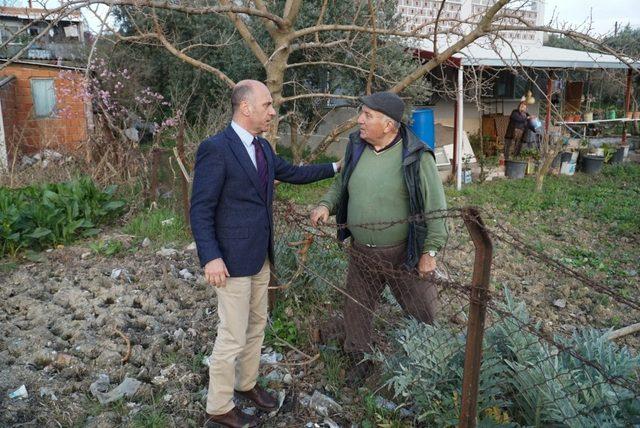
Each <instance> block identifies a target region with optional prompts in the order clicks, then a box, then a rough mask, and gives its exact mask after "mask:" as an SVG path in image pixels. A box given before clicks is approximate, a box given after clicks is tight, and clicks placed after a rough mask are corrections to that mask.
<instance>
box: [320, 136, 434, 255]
mask: <svg viewBox="0 0 640 428" xmlns="http://www.w3.org/2000/svg"><path fill="white" fill-rule="evenodd" d="M420 184H421V188H422V191H423V197H424V201H425V212H427V213H428V212H429V211H431V210H440V209H446V201H445V197H444V189H443V187H442V182H441V180H440V176H439V175H438V169H437V167H436V164H435V161H434V160H433V157H432V156H430V155H427V154H425V155H423V156H422V157H421V158H420ZM341 187H342V174H338V175H337V176H336V179H335V180H334V182H333V185H332V187H331V188H330V189H329V191H328V192H327V193H326V194H325V195H324V197H323V198H322V199H321V200H320V205H324V206H326V207H327V208H328V209H329V211H330V212H331V214H334V213H335V209H336V205H337V203H338V200H339V197H340V189H341ZM348 191H349V205H348V207H347V224H348V227H349V230H350V231H351V233H352V235H353V238H354V239H355V240H356V241H358V242H359V243H362V244H372V245H395V244H399V243H402V242H404V241H406V240H407V233H408V224H407V223H406V222H401V223H399V224H394V225H389V224H388V223H389V222H394V221H402V220H405V219H406V218H408V217H409V196H408V194H407V189H406V185H405V182H404V178H403V177H402V143H401V142H398V143H397V144H395V145H394V146H393V147H391V148H389V149H387V150H384V151H382V152H380V153H376V152H375V151H374V150H373V149H371V148H368V147H367V148H366V149H365V150H364V152H363V153H362V156H361V157H360V159H359V161H358V164H357V165H356V167H355V169H354V170H353V173H352V175H351V179H350V180H349V183H348ZM380 222H386V223H387V224H380V225H367V224H370V223H380ZM361 224H364V225H365V226H363V227H360V226H357V225H361ZM426 224H427V238H426V240H425V244H424V247H423V251H424V252H427V251H429V250H439V249H440V248H442V247H443V246H444V244H445V241H446V239H447V228H446V222H445V219H444V218H437V219H431V220H428V221H427V223H426Z"/></svg>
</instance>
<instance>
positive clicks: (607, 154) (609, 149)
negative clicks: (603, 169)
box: [602, 143, 618, 163]
mask: <svg viewBox="0 0 640 428" xmlns="http://www.w3.org/2000/svg"><path fill="white" fill-rule="evenodd" d="M617 150H618V148H617V147H615V146H613V145H611V144H608V143H605V144H603V145H602V151H603V155H604V161H605V163H609V161H610V160H611V158H613V155H614V154H615V153H616V151H617Z"/></svg>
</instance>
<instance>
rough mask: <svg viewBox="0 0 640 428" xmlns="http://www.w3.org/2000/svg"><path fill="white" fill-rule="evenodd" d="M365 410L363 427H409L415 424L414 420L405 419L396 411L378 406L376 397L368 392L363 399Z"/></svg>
mask: <svg viewBox="0 0 640 428" xmlns="http://www.w3.org/2000/svg"><path fill="white" fill-rule="evenodd" d="M362 405H363V406H362V409H363V410H364V415H363V420H362V421H360V423H361V424H362V427H363V428H408V427H411V426H414V424H413V421H403V420H402V419H401V418H400V417H399V416H398V415H396V414H395V412H393V411H391V410H389V409H386V408H384V407H380V406H378V403H377V402H376V397H375V396H374V395H373V394H371V393H367V394H366V395H365V396H364V398H363V400H362Z"/></svg>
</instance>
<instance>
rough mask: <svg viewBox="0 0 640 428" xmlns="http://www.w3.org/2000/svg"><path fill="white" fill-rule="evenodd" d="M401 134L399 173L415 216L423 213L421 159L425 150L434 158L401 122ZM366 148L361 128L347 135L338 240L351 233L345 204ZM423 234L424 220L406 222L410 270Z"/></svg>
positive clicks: (419, 248)
mask: <svg viewBox="0 0 640 428" xmlns="http://www.w3.org/2000/svg"><path fill="white" fill-rule="evenodd" d="M400 133H401V135H402V175H403V178H404V183H405V185H406V187H407V193H408V195H409V214H410V215H411V217H412V218H415V217H416V216H418V215H421V214H422V213H424V200H423V192H422V187H421V185H420V158H421V157H422V155H423V154H424V153H425V152H426V153H429V154H430V155H431V156H434V158H435V155H434V154H433V151H432V150H431V149H430V148H429V146H427V145H426V144H425V143H424V142H423V141H422V140H420V139H419V138H418V136H417V135H416V134H414V133H413V131H411V130H410V129H409V128H407V127H406V126H405V125H404V124H401V125H400ZM366 147H367V143H366V142H364V141H362V140H361V139H360V131H356V132H353V133H351V134H350V135H349V143H348V144H347V150H346V152H345V156H344V167H343V170H342V188H341V189H340V197H339V199H338V206H337V207H336V222H337V223H338V225H339V227H338V239H339V240H340V241H344V240H345V239H347V238H348V237H350V236H351V231H350V230H349V229H348V228H347V227H346V223H347V207H348V206H349V191H348V186H349V179H350V178H351V174H352V173H353V170H354V169H355V168H356V165H357V164H358V161H359V160H360V156H362V153H363V152H364V150H365V149H366ZM426 236H427V226H426V223H425V221H424V220H412V221H411V222H409V235H408V236H407V258H406V260H405V263H404V266H405V268H407V269H409V270H411V269H414V268H415V267H416V266H417V265H418V260H419V259H420V255H421V254H422V248H423V245H424V240H425V238H426Z"/></svg>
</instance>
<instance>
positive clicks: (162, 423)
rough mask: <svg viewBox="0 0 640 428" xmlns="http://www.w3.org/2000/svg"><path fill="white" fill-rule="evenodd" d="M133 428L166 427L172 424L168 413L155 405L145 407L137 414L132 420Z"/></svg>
mask: <svg viewBox="0 0 640 428" xmlns="http://www.w3.org/2000/svg"><path fill="white" fill-rule="evenodd" d="M131 426H132V427H133V428H164V427H168V426H170V424H169V420H168V419H167V415H166V414H165V413H164V412H163V411H162V410H161V409H157V408H155V406H153V407H145V408H144V409H142V410H140V411H139V412H138V413H136V414H135V416H134V417H133V420H132V421H131Z"/></svg>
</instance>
